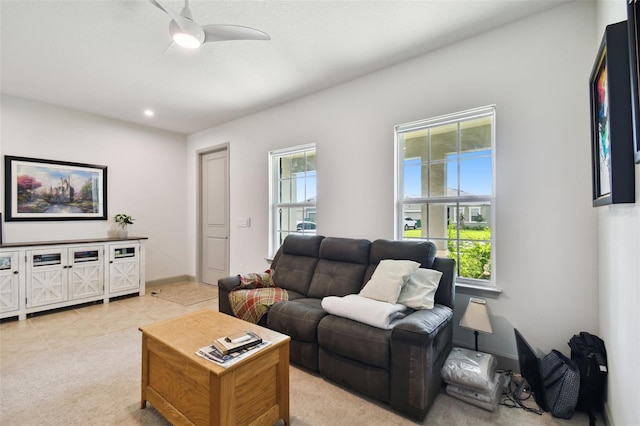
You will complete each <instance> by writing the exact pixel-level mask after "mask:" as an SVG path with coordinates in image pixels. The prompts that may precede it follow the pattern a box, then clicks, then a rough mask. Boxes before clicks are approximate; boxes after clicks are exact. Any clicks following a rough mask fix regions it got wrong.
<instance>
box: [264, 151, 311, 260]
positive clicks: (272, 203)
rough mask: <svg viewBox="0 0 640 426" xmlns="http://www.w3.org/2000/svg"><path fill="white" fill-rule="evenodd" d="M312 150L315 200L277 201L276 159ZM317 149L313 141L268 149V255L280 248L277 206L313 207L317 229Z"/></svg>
mask: <svg viewBox="0 0 640 426" xmlns="http://www.w3.org/2000/svg"><path fill="white" fill-rule="evenodd" d="M311 151H313V153H314V154H315V155H316V188H315V189H316V200H315V202H308V201H304V202H288V203H279V202H278V200H279V199H280V198H279V195H280V193H279V185H278V183H279V181H280V180H281V177H280V175H279V173H278V160H279V159H280V158H282V157H284V156H288V155H292V154H299V153H309V152H311ZM317 155H318V153H317V149H316V144H315V143H308V144H304V145H296V146H293V147H288V148H281V149H277V150H273V151H269V172H268V173H269V257H273V256H275V254H276V252H277V251H278V249H279V248H280V244H279V242H278V241H279V240H278V235H277V233H278V232H279V230H278V229H277V227H276V218H277V211H278V209H279V208H297V207H299V208H303V209H309V208H313V209H315V210H316V221H315V223H316V229H317V204H318V199H317V193H318V191H317V190H318V185H317V174H318V167H317ZM295 231H296V230H295V229H294V230H293V231H292V230H288V232H295Z"/></svg>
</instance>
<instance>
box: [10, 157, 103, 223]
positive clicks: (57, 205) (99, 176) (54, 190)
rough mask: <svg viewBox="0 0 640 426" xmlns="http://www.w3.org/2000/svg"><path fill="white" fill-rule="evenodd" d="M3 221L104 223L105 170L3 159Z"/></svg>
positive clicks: (65, 162)
mask: <svg viewBox="0 0 640 426" xmlns="http://www.w3.org/2000/svg"><path fill="white" fill-rule="evenodd" d="M4 173H5V177H4V185H5V201H4V202H5V209H4V212H5V221H6V222H17V221H50V220H106V219H107V167H106V166H97V165H94V164H84V163H71V162H68V161H57V160H44V159H40V158H27V157H13V156H8V155H7V156H5V157H4Z"/></svg>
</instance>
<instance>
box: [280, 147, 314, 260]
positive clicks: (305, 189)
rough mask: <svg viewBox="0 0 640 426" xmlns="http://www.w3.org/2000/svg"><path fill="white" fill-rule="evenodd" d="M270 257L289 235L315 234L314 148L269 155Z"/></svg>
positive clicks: (282, 151)
mask: <svg viewBox="0 0 640 426" xmlns="http://www.w3.org/2000/svg"><path fill="white" fill-rule="evenodd" d="M269 176H270V202H269V204H270V206H271V209H270V218H269V228H270V234H269V235H270V237H269V246H270V248H271V251H272V254H274V255H275V253H276V252H277V251H278V248H280V245H281V244H282V241H284V239H285V238H286V236H287V235H289V234H290V233H292V232H296V233H303V234H315V233H316V177H317V175H316V147H315V144H311V145H303V146H297V147H294V148H288V149H283V150H279V151H272V152H270V153H269Z"/></svg>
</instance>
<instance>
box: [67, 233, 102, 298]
mask: <svg viewBox="0 0 640 426" xmlns="http://www.w3.org/2000/svg"><path fill="white" fill-rule="evenodd" d="M103 253H104V246H90V247H89V246H82V247H72V248H69V253H68V254H69V291H70V292H71V299H72V300H77V299H85V298H87V297H93V296H99V295H101V294H103V293H104V276H103V271H104V260H103Z"/></svg>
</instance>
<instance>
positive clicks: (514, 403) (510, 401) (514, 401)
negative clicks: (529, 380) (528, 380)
mask: <svg viewBox="0 0 640 426" xmlns="http://www.w3.org/2000/svg"><path fill="white" fill-rule="evenodd" d="M497 372H498V373H500V374H503V375H504V376H506V380H507V385H506V386H505V388H504V389H503V391H502V398H501V399H500V405H504V406H505V407H508V408H521V409H523V410H524V411H528V412H530V413H535V414H538V415H540V416H541V415H542V410H539V409H537V408H532V407H528V406H526V405H525V404H524V401H526V400H528V399H529V398H531V395H532V394H531V391H530V390H528V391H527V392H526V395H527V396H526V397H524V398H523V397H518V395H516V390H517V389H518V385H519V384H520V383H516V382H515V380H514V375H513V371H512V370H497ZM522 380H524V379H522Z"/></svg>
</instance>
